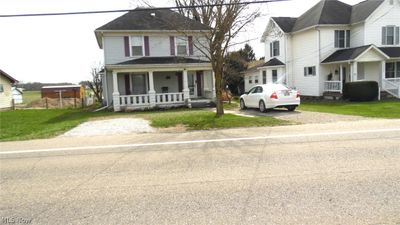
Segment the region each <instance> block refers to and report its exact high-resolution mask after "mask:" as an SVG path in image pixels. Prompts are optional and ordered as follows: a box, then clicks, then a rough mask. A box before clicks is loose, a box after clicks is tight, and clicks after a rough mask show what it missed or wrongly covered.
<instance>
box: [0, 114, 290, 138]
mask: <svg viewBox="0 0 400 225" xmlns="http://www.w3.org/2000/svg"><path fill="white" fill-rule="evenodd" d="M110 117H140V118H144V119H148V120H150V121H151V125H152V126H154V127H160V128H161V127H163V128H164V127H174V126H177V125H184V126H185V127H186V128H187V129H189V130H203V129H214V128H232V127H251V126H276V125H286V124H289V122H287V121H283V120H278V119H275V118H271V117H260V118H259V117H254V118H250V117H241V116H236V115H231V114H226V115H224V116H222V117H220V118H217V117H215V113H213V112H210V111H204V110H188V109H179V110H165V111H149V112H134V113H132V112H131V113H113V112H97V113H94V112H89V111H83V110H77V109H48V110H45V109H42V110H37V109H32V110H16V111H7V112H0V141H12V140H28V139H38V138H48V137H54V136H57V135H60V134H62V133H64V132H66V131H68V130H70V129H71V128H73V127H75V126H77V125H79V124H81V123H83V122H85V121H88V120H93V119H104V118H110Z"/></svg>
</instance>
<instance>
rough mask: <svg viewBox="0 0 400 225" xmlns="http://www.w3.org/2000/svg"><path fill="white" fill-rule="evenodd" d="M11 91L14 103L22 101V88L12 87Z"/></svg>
mask: <svg viewBox="0 0 400 225" xmlns="http://www.w3.org/2000/svg"><path fill="white" fill-rule="evenodd" d="M11 92H12V98H13V99H14V103H15V104H21V103H23V101H24V100H23V97H22V94H23V91H22V88H17V87H12V88H11Z"/></svg>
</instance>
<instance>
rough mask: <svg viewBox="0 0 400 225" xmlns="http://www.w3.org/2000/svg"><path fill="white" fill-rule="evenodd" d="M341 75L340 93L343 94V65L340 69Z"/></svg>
mask: <svg viewBox="0 0 400 225" xmlns="http://www.w3.org/2000/svg"><path fill="white" fill-rule="evenodd" d="M339 74H340V79H339V80H340V93H341V94H342V92H343V65H342V64H340V67H339Z"/></svg>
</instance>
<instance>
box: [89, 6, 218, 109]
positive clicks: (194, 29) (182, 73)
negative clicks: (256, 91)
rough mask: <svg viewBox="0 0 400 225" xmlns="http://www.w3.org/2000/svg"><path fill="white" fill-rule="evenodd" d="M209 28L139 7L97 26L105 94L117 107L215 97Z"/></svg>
mask: <svg viewBox="0 0 400 225" xmlns="http://www.w3.org/2000/svg"><path fill="white" fill-rule="evenodd" d="M209 31H210V29H209V27H208V26H206V25H204V24H201V23H199V22H197V21H194V20H191V19H189V18H187V17H184V16H182V15H180V14H178V13H176V12H174V11H171V10H168V9H162V10H156V9H149V8H147V9H145V8H137V9H135V10H132V11H130V12H128V13H126V14H124V15H122V16H121V17H119V18H117V19H115V20H113V21H111V22H109V23H107V24H105V25H103V26H101V27H99V28H97V29H96V30H95V34H96V38H97V42H98V45H99V46H100V48H101V49H104V62H105V71H104V74H103V81H104V82H103V90H104V91H103V93H104V100H105V103H106V104H107V105H110V106H113V108H114V110H115V111H120V110H126V109H137V108H151V107H169V106H177V105H188V106H190V105H191V104H193V103H195V102H196V101H206V102H211V101H212V100H213V99H214V98H215V89H214V76H213V72H212V67H211V63H210V62H209V61H208V60H207V57H206V55H205V54H204V53H205V52H207V49H206V48H204V47H200V46H207V45H206V43H207V42H206V39H205V35H206V34H207V33H208V32H209Z"/></svg>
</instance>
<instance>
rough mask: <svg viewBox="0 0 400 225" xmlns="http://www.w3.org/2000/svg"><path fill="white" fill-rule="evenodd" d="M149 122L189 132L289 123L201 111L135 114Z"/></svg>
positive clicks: (269, 118)
mask: <svg viewBox="0 0 400 225" xmlns="http://www.w3.org/2000/svg"><path fill="white" fill-rule="evenodd" d="M137 116H139V117H142V118H144V119H148V120H150V121H151V125H152V126H153V127H160V128H161V127H164V128H165V127H173V126H177V125H184V126H186V127H187V129H189V130H207V129H215V128H233V127H256V126H278V125H287V124H289V122H287V121H284V120H279V119H275V118H272V117H243V116H237V115H233V114H225V115H223V116H222V117H219V118H218V117H216V116H215V113H214V112H209V111H203V110H185V111H165V112H156V113H145V114H140V113H139V114H137Z"/></svg>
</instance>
